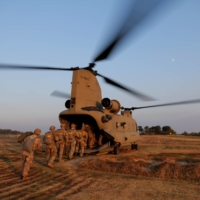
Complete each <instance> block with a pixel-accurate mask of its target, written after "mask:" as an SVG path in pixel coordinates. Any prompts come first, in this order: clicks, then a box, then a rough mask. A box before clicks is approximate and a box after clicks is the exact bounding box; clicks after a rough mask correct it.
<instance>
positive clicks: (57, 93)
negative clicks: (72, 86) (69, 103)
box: [51, 90, 71, 99]
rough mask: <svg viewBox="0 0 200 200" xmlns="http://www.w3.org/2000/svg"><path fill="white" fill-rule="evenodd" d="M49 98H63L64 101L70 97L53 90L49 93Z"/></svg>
mask: <svg viewBox="0 0 200 200" xmlns="http://www.w3.org/2000/svg"><path fill="white" fill-rule="evenodd" d="M51 96H55V97H61V98H65V99H70V98H71V95H69V94H67V93H65V92H60V91H58V90H55V91H53V92H52V93H51Z"/></svg>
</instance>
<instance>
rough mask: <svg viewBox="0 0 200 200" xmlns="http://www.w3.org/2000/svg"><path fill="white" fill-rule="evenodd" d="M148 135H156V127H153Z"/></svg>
mask: <svg viewBox="0 0 200 200" xmlns="http://www.w3.org/2000/svg"><path fill="white" fill-rule="evenodd" d="M148 134H149V135H154V134H155V126H152V127H150V128H149V131H148Z"/></svg>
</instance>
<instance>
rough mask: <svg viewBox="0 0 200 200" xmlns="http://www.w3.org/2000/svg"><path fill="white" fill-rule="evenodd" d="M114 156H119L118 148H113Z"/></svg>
mask: <svg viewBox="0 0 200 200" xmlns="http://www.w3.org/2000/svg"><path fill="white" fill-rule="evenodd" d="M114 154H115V155H117V154H119V146H115V147H114Z"/></svg>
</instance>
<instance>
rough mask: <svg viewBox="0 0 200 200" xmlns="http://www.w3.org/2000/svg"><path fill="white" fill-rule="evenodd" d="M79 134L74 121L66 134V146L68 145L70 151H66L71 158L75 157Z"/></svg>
mask: <svg viewBox="0 0 200 200" xmlns="http://www.w3.org/2000/svg"><path fill="white" fill-rule="evenodd" d="M77 136H78V134H77V131H76V124H74V123H72V124H71V129H70V130H69V131H67V134H66V146H67V147H68V151H67V152H66V153H67V157H68V158H69V159H72V158H73V155H74V151H75V146H76V138H77Z"/></svg>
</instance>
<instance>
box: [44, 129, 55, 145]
mask: <svg viewBox="0 0 200 200" xmlns="http://www.w3.org/2000/svg"><path fill="white" fill-rule="evenodd" d="M44 143H45V144H46V145H50V144H55V139H54V136H53V133H52V132H47V133H45V135H44Z"/></svg>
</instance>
